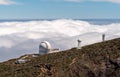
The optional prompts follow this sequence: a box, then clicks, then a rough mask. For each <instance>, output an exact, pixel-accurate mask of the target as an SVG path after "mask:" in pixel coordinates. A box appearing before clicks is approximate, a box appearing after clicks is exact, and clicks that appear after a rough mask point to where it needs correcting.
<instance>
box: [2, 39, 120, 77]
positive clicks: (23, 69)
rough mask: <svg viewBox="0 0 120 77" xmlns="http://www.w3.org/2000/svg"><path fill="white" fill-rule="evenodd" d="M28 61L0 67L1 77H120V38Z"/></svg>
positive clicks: (13, 62) (6, 63)
mask: <svg viewBox="0 0 120 77" xmlns="http://www.w3.org/2000/svg"><path fill="white" fill-rule="evenodd" d="M28 58H29V60H28V61H27V62H26V63H22V64H15V61H16V60H17V59H12V60H9V61H6V62H3V63H0V77H120V38H118V39H114V40H110V41H106V42H102V43H96V44H93V45H88V46H85V47H82V48H81V49H79V50H78V49H76V48H72V49H70V50H66V51H63V52H58V53H51V54H45V55H41V56H39V57H31V56H30V55H29V56H28Z"/></svg>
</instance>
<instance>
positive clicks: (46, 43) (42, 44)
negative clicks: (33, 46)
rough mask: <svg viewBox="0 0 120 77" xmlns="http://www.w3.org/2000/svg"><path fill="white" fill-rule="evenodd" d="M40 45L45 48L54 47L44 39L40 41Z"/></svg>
mask: <svg viewBox="0 0 120 77" xmlns="http://www.w3.org/2000/svg"><path fill="white" fill-rule="evenodd" d="M40 47H42V48H45V49H52V47H51V45H50V43H49V42H47V41H43V42H41V43H40Z"/></svg>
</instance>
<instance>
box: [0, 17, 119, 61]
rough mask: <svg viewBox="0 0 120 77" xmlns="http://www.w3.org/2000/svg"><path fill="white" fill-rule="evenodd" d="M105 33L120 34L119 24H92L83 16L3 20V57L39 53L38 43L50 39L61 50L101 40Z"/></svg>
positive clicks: (0, 24)
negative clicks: (82, 19) (75, 17)
mask: <svg viewBox="0 0 120 77" xmlns="http://www.w3.org/2000/svg"><path fill="white" fill-rule="evenodd" d="M102 33H106V39H107V40H108V39H113V38H116V37H120V24H119V23H113V24H108V25H102V26H101V25H93V24H90V23H89V22H86V21H81V20H68V19H61V20H60V19H59V20H52V21H48V20H41V21H26V22H0V61H4V60H8V59H10V58H14V57H19V56H21V55H24V54H30V53H38V46H39V43H40V42H42V41H49V42H50V43H51V44H52V46H53V47H54V48H60V49H61V50H65V49H70V48H72V47H76V46H77V40H78V39H80V40H81V41H82V46H84V45H88V44H92V43H95V42H101V35H102Z"/></svg>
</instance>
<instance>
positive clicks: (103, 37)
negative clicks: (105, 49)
mask: <svg viewBox="0 0 120 77" xmlns="http://www.w3.org/2000/svg"><path fill="white" fill-rule="evenodd" d="M102 41H103V42H104V41H105V34H102Z"/></svg>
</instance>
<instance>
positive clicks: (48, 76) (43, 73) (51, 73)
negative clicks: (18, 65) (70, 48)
mask: <svg viewBox="0 0 120 77" xmlns="http://www.w3.org/2000/svg"><path fill="white" fill-rule="evenodd" d="M35 67H37V68H39V72H40V73H39V75H38V76H37V77H55V72H56V69H55V66H53V65H51V64H38V65H36V66H35Z"/></svg>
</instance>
